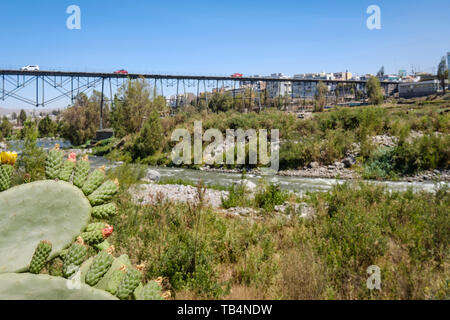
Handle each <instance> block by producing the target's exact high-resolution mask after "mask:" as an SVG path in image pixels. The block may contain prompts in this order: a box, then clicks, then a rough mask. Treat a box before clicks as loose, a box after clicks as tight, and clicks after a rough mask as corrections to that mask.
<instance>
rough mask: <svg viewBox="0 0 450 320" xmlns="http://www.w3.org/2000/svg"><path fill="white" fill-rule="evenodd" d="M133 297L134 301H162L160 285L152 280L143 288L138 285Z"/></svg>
mask: <svg viewBox="0 0 450 320" xmlns="http://www.w3.org/2000/svg"><path fill="white" fill-rule="evenodd" d="M134 297H135V299H136V300H164V297H163V296H162V288H161V285H160V284H159V283H158V282H156V281H154V280H152V281H150V282H148V283H147V284H146V285H145V286H142V284H141V285H139V287H138V288H136V290H135V291H134Z"/></svg>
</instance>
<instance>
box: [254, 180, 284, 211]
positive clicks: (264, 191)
mask: <svg viewBox="0 0 450 320" xmlns="http://www.w3.org/2000/svg"><path fill="white" fill-rule="evenodd" d="M257 190H258V191H257V192H256V194H255V204H256V206H257V207H258V208H262V209H264V210H266V211H269V212H271V211H273V210H274V208H275V206H277V205H282V204H283V203H284V202H285V201H286V200H287V199H288V197H289V193H288V192H287V191H283V190H281V188H280V186H279V185H276V184H266V183H265V182H262V183H260V185H259V187H258V188H257Z"/></svg>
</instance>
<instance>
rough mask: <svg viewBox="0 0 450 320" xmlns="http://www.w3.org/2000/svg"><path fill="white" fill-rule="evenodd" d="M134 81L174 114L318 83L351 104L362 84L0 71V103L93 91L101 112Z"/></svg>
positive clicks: (301, 93) (39, 101) (296, 93)
mask: <svg viewBox="0 0 450 320" xmlns="http://www.w3.org/2000/svg"><path fill="white" fill-rule="evenodd" d="M138 78H143V79H145V80H146V81H147V82H148V83H149V84H150V85H151V86H152V87H153V88H154V89H156V91H157V93H158V95H162V96H164V94H165V93H166V94H167V93H168V92H171V93H172V97H171V98H169V99H168V102H169V104H170V105H171V106H172V107H174V108H175V109H176V108H178V107H180V106H182V105H184V104H186V101H187V100H186V99H184V98H183V96H186V94H187V93H188V92H192V93H193V94H194V96H195V97H194V99H195V102H196V103H197V104H198V103H199V102H200V101H201V100H202V99H206V102H207V100H208V94H203V95H202V93H204V92H215V91H222V92H223V91H224V90H225V88H226V89H227V90H228V91H229V92H231V93H232V95H233V99H236V98H240V99H251V100H252V104H253V103H255V104H256V105H257V106H258V105H259V107H261V94H262V92H263V91H265V92H264V94H266V95H267V92H268V91H269V90H268V88H271V90H270V92H269V95H270V97H271V98H289V99H290V101H294V100H300V101H301V100H302V99H303V100H304V101H306V99H308V98H311V97H310V96H308V95H307V92H308V88H311V87H315V86H316V85H317V84H318V82H323V83H324V84H325V85H326V86H327V87H329V88H330V91H329V92H328V94H327V99H332V97H333V96H337V95H338V94H341V95H344V96H346V95H347V96H348V95H349V93H350V91H352V92H353V94H354V95H355V97H354V98H355V100H356V93H357V92H358V91H359V92H363V93H365V92H366V81H359V80H319V79H288V78H270V77H258V78H256V77H250V78H233V77H221V76H193V75H164V74H115V73H93V72H65V71H19V70H0V100H1V101H5V100H7V99H14V100H17V101H20V102H22V103H24V104H28V105H31V106H35V107H45V106H49V105H51V104H54V103H56V102H58V101H62V100H64V99H65V100H67V101H69V102H70V103H73V102H74V99H75V98H76V96H77V95H78V94H80V93H87V92H89V91H90V90H94V89H95V90H97V89H98V90H101V94H102V106H101V107H103V96H104V95H109V98H110V101H112V98H113V93H115V92H117V89H118V88H119V87H121V86H122V85H124V83H126V81H127V80H128V79H138ZM256 85H257V86H256ZM283 85H284V86H291V91H290V93H289V94H286V93H285V92H284V90H282V87H283ZM381 86H382V88H383V91H384V94H385V96H391V95H393V94H394V93H395V92H398V82H381ZM257 87H258V88H260V89H257ZM246 88H247V89H249V90H250V91H252V90H254V92H253V93H254V94H252V93H251V94H250V96H249V97H248V98H246V97H242V95H239V94H238V93H239V90H242V89H246ZM261 88H265V90H261ZM294 89H296V90H294ZM352 89H353V90H352ZM336 91H338V92H336ZM289 99H284V101H288V100H289ZM105 100H106V99H105ZM285 103H287V102H285ZM206 104H207V103H206Z"/></svg>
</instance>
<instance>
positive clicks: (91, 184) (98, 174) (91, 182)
mask: <svg viewBox="0 0 450 320" xmlns="http://www.w3.org/2000/svg"><path fill="white" fill-rule="evenodd" d="M103 181H105V171H104V169H96V170H94V171H93V172H92V173H91V174H90V175H89V177H88V178H87V180H86V182H85V183H84V184H83V187H82V188H81V190H83V192H84V194H85V195H86V196H88V195H90V194H91V193H92V192H94V191H95V189H97V188H98V187H100V186H101V185H102V183H103Z"/></svg>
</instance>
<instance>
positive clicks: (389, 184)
mask: <svg viewBox="0 0 450 320" xmlns="http://www.w3.org/2000/svg"><path fill="white" fill-rule="evenodd" d="M55 143H59V144H60V146H61V147H62V148H70V147H71V145H70V143H69V142H67V141H61V140H55V139H47V138H46V139H39V140H38V143H37V144H38V146H39V147H42V148H44V149H47V150H48V149H50V148H53V146H54V145H55ZM9 144H10V145H11V148H12V149H13V150H14V151H16V152H18V151H20V148H21V145H22V143H21V142H20V141H9ZM89 159H90V160H91V166H92V167H93V168H98V167H101V166H103V165H105V166H106V167H107V168H112V167H115V166H117V165H118V164H119V163H115V162H112V161H109V160H107V159H105V158H103V157H97V156H89ZM149 169H152V170H155V171H158V172H159V173H160V174H161V179H162V180H164V179H175V180H177V179H182V180H189V181H194V182H197V181H199V180H200V179H201V180H202V181H203V183H204V184H205V185H216V186H217V185H218V186H222V187H228V186H231V185H232V184H233V183H236V182H239V181H240V180H241V174H239V173H220V172H208V171H200V170H193V169H185V168H170V167H152V166H150V167H149ZM261 178H264V179H265V180H266V181H267V182H272V183H275V184H278V185H280V187H281V188H282V189H285V190H290V191H294V192H297V193H299V194H303V193H305V192H308V191H327V190H330V189H331V188H332V187H333V186H334V185H336V184H342V183H345V180H339V179H322V178H302V177H286V176H277V175H272V176H266V177H263V176H260V175H251V174H247V175H246V179H247V180H249V181H251V182H253V183H255V184H257V183H258V181H259V180H260V179H261ZM366 182H368V183H371V184H379V185H384V186H386V188H387V190H390V191H406V190H407V189H408V188H410V187H411V188H412V189H413V190H414V191H420V190H424V191H427V192H434V191H435V190H436V189H437V188H438V187H439V186H440V185H444V184H445V185H447V186H450V183H448V182H439V183H437V182H430V181H425V182H403V181H402V182H393V181H371V180H367V181H366Z"/></svg>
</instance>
